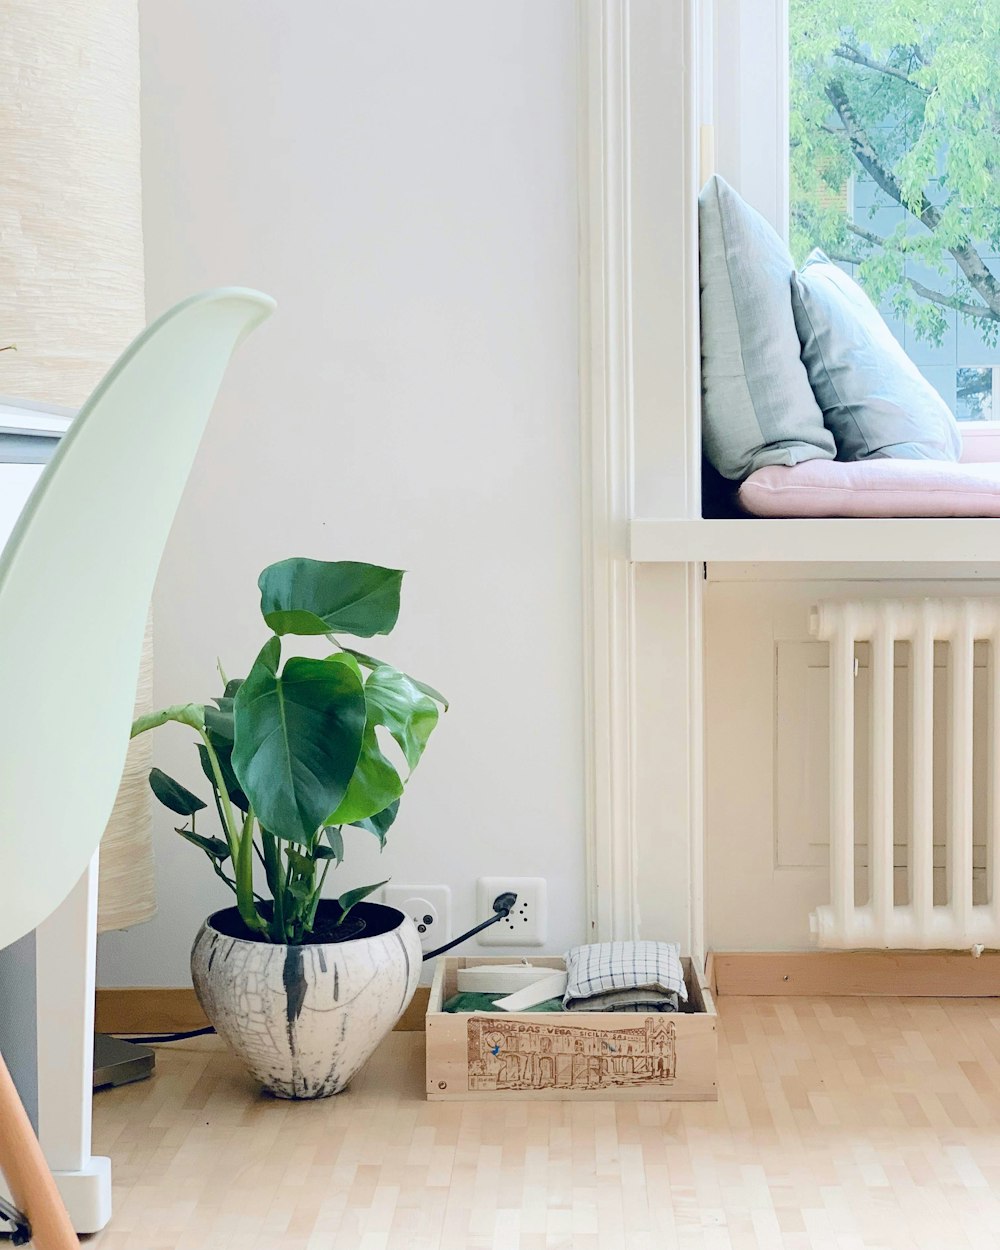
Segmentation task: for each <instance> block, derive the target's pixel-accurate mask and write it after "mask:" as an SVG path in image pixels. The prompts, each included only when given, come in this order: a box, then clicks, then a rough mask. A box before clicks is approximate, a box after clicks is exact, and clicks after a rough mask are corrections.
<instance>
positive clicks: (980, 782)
mask: <svg viewBox="0 0 1000 1250" xmlns="http://www.w3.org/2000/svg"><path fill="white" fill-rule="evenodd" d="M810 629H811V632H812V633H813V634H814V635H815V636H816V637H817V638H819V639H822V640H825V641H826V642H828V643H829V645H830V895H831V901H830V904H829V906H826V907H819V908H817V910H816V911H815V912H814V913H813V915H812V917H811V925H812V930H813V934H814V935H815V937H816V939H817V941H818V943H819V945H820V946H827V947H841V948H851V947H854V948H856V947H868V948H871V947H888V948H893V949H901V948H917V949H924V950H927V949H946V950H947V949H955V950H957V949H962V948H970V947H974V946H978V945H981V946H990V947H1000V739H998V736H997V735H998V732H1000V666H998V663H997V661H998V656H1000V650H998V648H1000V599H968V598H954V599H916V600H872V601H867V602H858V601H854V602H839V603H838V602H824V603H820V604H818V605H817V606H816V607H815V608H814V609H813V612H812V617H811V620H810ZM897 641H905V642H907V643H908V644H909V665H908V670H909V671H908V673H907V674H906V676H905V678H904V680H907V681H909V683H910V690H909V707H910V723H909V729H908V737H909V746H908V757H909V758H908V761H907V763H908V767H907V769H906V774H905V775H906V783H905V784H906V785H907V787H908V788H909V794H908V803H907V807H908V809H909V812H910V816H911V819H910V822H909V823H910V828H909V830H908V838H907V848H906V850H907V855H906V860H907V862H906V884H907V889H906V895H907V901H905V902H902V903H900V902H897V901H896V900H895V897H894V894H895V890H894V864H893V842H894V837H893V832H894V816H893V806H894V801H895V799H896V790H897V785H898V783H897V785H894V779H893V776H894V742H893V736H894V712H893V709H894V689H893V684H894V681H895V671H894V658H893V656H894V644H895V643H896V642H897ZM936 641H939V642H945V643H947V644H948V682H947V717H946V718H945V720H944V722H942V718H941V717H940V716H939V724H941V723H946V734H947V767H946V773H947V785H946V796H945V813H946V817H945V821H944V825H945V846H946V850H945V876H946V898H945V901H943V902H942V901H938V902H937V904H935V899H934V770H933V762H934V723H935V716H934V712H935V709H934V643H935V642H936ZM977 641H984V642H986V643H988V646H989V664H988V682H987V696H986V704H987V706H986V725H987V733H988V735H989V739H988V741H989V745H988V749H987V759H988V761H989V762H988V764H987V767H986V769H985V775H980V776H976V775H975V771H974V768H973V665H974V648H975V644H976V642H977ZM858 642H867V643H868V644H869V645H870V651H871V656H870V661H869V663H870V680H871V698H870V731H869V734H868V735H867V737H868V752H869V759H868V775H869V779H870V780H869V785H868V806H869V813H868V815H869V848H868V851H869V853H868V891H867V893H868V898H867V901H866V902H865V903H863V904H858V903H856V901H855V861H854V847H855V829H854V814H855V775H854V773H855V724H854V720H855V716H854V707H855V699H854V681H855V675H856V671H857V669H856V663H855V650H854V648H855V643H858ZM980 786H981V787H985V796H986V831H985V834H986V838H985V840H986V881H987V895H986V897H987V899H988V902H986V903H976V904H974V903H973V896H972V886H973V828H972V814H973V794H974V791H975V788H976V787H980Z"/></svg>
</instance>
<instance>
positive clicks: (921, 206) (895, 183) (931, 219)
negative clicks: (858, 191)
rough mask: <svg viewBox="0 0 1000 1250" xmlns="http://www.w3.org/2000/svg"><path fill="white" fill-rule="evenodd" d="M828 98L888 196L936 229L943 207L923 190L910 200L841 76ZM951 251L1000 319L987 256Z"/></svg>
mask: <svg viewBox="0 0 1000 1250" xmlns="http://www.w3.org/2000/svg"><path fill="white" fill-rule="evenodd" d="M826 97H827V99H828V100H829V101H830V103H831V104H832V105H833V107H834V110H835V112H836V114H837V116H838V117H839V118H840V120H841V123H842V124H843V127H844V133H845V135H846V137H847V142H848V143H849V144H850V147H851V151H852V152H853V153H854V156H855V159H856V160H857V161H858V164H859V165H860V166H861V168H862V169H864V170H865V171H866V172H867V173H868V174H869V175H870V176H871V178H872V179H873V180H874V181H875V183H876V184H877V185H878V186H879V187H881V188H882V190H883V191H884V192H885V193H886V195H888V196H890V197H891V198H892V199H894V200H895V201H896V203H897V204H899V205H901V206H902V207H903V208H905V209H906V210H907V211H908V212H910V213H912V214H913V216H914V217H916V218H917V220H918V221H920V222H922V223H923V225H925V226H926V227H927V229H928V230H931V231H934V230H936V229H937V228H938V226H939V225H940V224H941V210H940V209H939V208H937V207H936V206H935V205H934V204H932V203H931V202H930V200H929V199H928V198H927V196H926V195H925V194H924V193H923V192H921V193H920V197H919V199H918V200H917V201H916V205H915V206H914V205H913V204H909V203H907V201H906V198H905V196H904V194H903V188H902V186H901V185H900V183H899V180H898V178H897V177H896V175H895V174H894V173H893V172H892V170H891V169H889V167H888V166H887V165H886V164H885V163H884V161H883V160H882V158H881V157H880V156H879V154H878V152H877V151H876V149H875V146H874V144H873V143H872V141H871V139H870V138H869V136H868V132H867V131H866V130H865V128H864V126H862V124H861V122H860V121H859V120H858V115H857V114H856V113H855V111H854V106H853V105H852V104H851V101H850V100H849V99H848V96H847V92H846V91H845V89H844V84H843V83H842V82H841V81H840V79H838V78H833V79H831V80H830V81H829V82H828V83H827V84H826ZM948 251H949V252H950V253H951V255H952V256H954V258H955V260H956V261H957V262H958V267H959V269H961V271H962V273H963V274H964V275H965V277H966V280H967V281H968V283H969V285H970V286H971V287H972V289H973V290H974V291H975V292H976V294H977V295H978V296H979V297H980V298H981V299H982V300H983V302H984V303H985V304H986V306H987V307H988V308H989V310H990V312H991V313H992V314H993V316H994V317H995V318H996V319H997V320H1000V282H998V281H997V279H996V278H995V277H994V276H993V274H992V273H991V272H990V270H989V268H988V266H987V265H986V262H985V261H984V260H983V258H982V257H981V256H980V255H979V253H978V252H977V251H976V249H975V248H974V247H973V246H972V244H971V243H968V242H965V243H962V244H961V245H960V246H957V247H949V248H948Z"/></svg>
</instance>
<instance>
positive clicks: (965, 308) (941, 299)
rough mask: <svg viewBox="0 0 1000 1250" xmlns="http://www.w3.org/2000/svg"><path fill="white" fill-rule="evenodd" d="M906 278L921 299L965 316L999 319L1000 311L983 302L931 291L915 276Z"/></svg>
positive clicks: (984, 319)
mask: <svg viewBox="0 0 1000 1250" xmlns="http://www.w3.org/2000/svg"><path fill="white" fill-rule="evenodd" d="M906 280H907V282H908V283H909V284H910V286H911V287H912V288H913V289H914V291H916V293H917V294H918V295H919V296H920V298H921V299H925V300H929V301H930V302H931V303H932V304H940V305H941V307H942V308H953V309H954V310H955V311H956V312H960V313H961V314H962V315H963V316H965V317H975V318H977V319H978V320H980V321H1000V313H996V312H994V311H993V309H992V308H987V307H986V305H985V304H970V303H969V302H968V301H967V300H964V299H960V298H959V297H958V296H957V295H945V294H944V293H943V292H942V291H932V290H931V288H930V287H929V286H924V284H923V283H922V282H918V281H917V280H916V278H907V279H906Z"/></svg>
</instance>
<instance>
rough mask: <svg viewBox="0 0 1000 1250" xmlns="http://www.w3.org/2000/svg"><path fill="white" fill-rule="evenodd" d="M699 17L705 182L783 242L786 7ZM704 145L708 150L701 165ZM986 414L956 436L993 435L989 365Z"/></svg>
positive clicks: (756, 6) (730, 3)
mask: <svg viewBox="0 0 1000 1250" xmlns="http://www.w3.org/2000/svg"><path fill="white" fill-rule="evenodd" d="M701 16H702V26H703V30H704V35H703V47H704V49H705V51H704V55H703V58H702V62H701V66H700V69H701V78H702V89H701V91H700V95H699V108H700V111H701V123H702V125H703V127H704V126H707V127H710V133H711V140H710V143H709V144H707V145H706V144H705V143H703V145H702V147H703V165H704V164H707V165H708V166H709V167H708V168H705V169H704V173H705V176H706V177H707V175H708V174H709V173H710V172H715V173H719V174H721V175H722V177H723V178H725V179H726V180H727V181H728V182H731V183H732V184H733V186H734V187H736V188H737V190H738V191H739V192H740V194H741V195H742V196H743V198H744V199H746V200H747V201H748V202H749V203H750V204H752V205H753V206H754V208H756V209H757V211H758V212H759V213H760V214H761V215H762V216H763V217H765V218H766V220H767V221H769V222H770V224H771V225H772V226H773V227H774V229H775V230H776V231H777V232H778V234H779V235H780V236H781V237H782V238H783V239H784V240H785V241H786V242H787V240H788V213H789V190H788V184H789V168H788V87H789V81H788V61H789V48H788V0H702V6H701ZM768 136H770V139H769V138H768ZM706 146H707V147H708V148H709V150H714V159H713V157H711V156H710V157H709V158H708V160H707V162H706V159H705V156H704V151H705V148H706ZM852 186H853V180H852ZM956 367H960V366H956ZM982 367H983V368H985V367H987V366H985V365H984V366H982ZM993 413H994V416H993V419H992V420H989V421H963V422H961V423H960V424H961V426H962V429H963V430H968V429H970V428H972V427H975V428H976V429H979V430H994V431H998V430H1000V365H997V366H993Z"/></svg>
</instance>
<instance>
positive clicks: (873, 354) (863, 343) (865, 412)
mask: <svg viewBox="0 0 1000 1250" xmlns="http://www.w3.org/2000/svg"><path fill="white" fill-rule="evenodd" d="M792 308H793V310H794V313H795V326H796V329H797V330H798V333H799V339H800V340H801V342H802V359H803V361H804V362H805V366H806V368H807V370H808V371H809V381H810V382H811V383H812V388H813V390H814V391H815V392H816V398H817V399H818V400H819V404H820V407H821V408H822V409H823V420H824V421H825V422H826V424H827V426H828V427H829V429H830V430H832V431H833V436H834V438H835V439H836V440H837V459H838V460H868V459H871V458H873V457H898V458H899V459H902V460H958V459H959V457H960V455H961V453H962V436H961V434H960V433H959V429H958V425H957V423H956V421H955V418H954V416H953V415H952V412H951V409H950V408H949V407H948V405H947V404H946V403H945V402H944V400H943V399H942V398H941V396H940V395H939V394H938V393H937V391H936V390H935V389H934V387H933V386H931V384H930V383H929V382H928V381H927V379H926V378H925V377H923V375H922V374H921V372H920V370H919V369H918V368H917V366H916V365H915V364H914V363H913V361H912V360H910V358H909V356H907V354H906V353H905V352H904V351H903V349H902V347H901V346H900V345H899V343H898V342H897V341H896V339H895V338H894V337H893V334H892V331H891V330H890V329H889V327H888V326H887V325H886V324H885V322H884V321H883V320H882V317H881V316H880V315H879V312H878V310H877V309H876V307H875V305H874V304H873V303H872V302H871V300H870V299H869V298H868V296H867V295H866V294H865V293H864V291H862V289H861V287H859V286H858V284H857V283H856V282H855V281H854V280H853V279H852V278H849V277H848V276H847V274H846V273H844V271H843V270H842V269H838V268H837V266H836V265H835V264H834V263H833V262H832V261H831V260H830V259H829V257H828V256H826V255H825V254H824V253H823V252H821V251H820V250H819V249H818V248H817V249H816V250H815V251H814V252H811V253H810V254H809V257H808V259H807V260H806V263H805V265H804V266H803V267H802V270H801V271H800V272H799V273H798V274H796V275H795V279H794V281H793V284H792Z"/></svg>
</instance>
